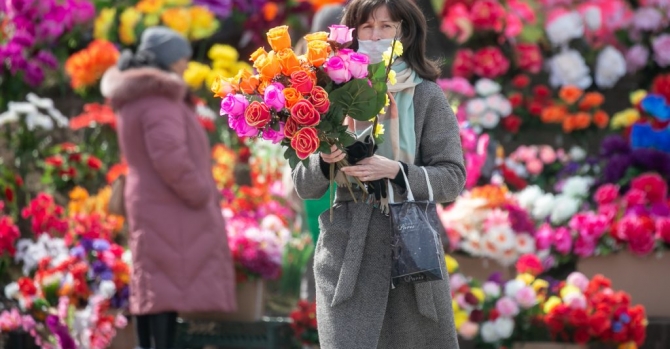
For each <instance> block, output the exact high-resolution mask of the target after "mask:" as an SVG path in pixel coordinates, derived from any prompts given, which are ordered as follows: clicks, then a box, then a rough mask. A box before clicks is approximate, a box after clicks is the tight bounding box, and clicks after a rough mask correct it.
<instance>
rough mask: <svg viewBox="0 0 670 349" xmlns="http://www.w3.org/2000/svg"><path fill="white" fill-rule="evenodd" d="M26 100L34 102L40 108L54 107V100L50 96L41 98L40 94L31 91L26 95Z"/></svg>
mask: <svg viewBox="0 0 670 349" xmlns="http://www.w3.org/2000/svg"><path fill="white" fill-rule="evenodd" d="M26 100H27V101H28V102H30V103H32V104H34V105H35V106H36V107H38V108H42V109H52V108H53V107H54V101H53V100H51V99H50V98H40V97H39V96H38V95H36V94H34V93H32V92H30V93H28V95H27V96H26Z"/></svg>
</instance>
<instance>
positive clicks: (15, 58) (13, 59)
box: [8, 54, 28, 75]
mask: <svg viewBox="0 0 670 349" xmlns="http://www.w3.org/2000/svg"><path fill="white" fill-rule="evenodd" d="M8 61H9V71H10V72H11V73H12V75H16V73H18V72H19V71H21V70H25V69H26V68H28V61H27V60H26V58H25V57H24V56H23V54H18V55H12V56H9V59H8Z"/></svg>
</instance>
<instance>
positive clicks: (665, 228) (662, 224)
mask: <svg viewBox="0 0 670 349" xmlns="http://www.w3.org/2000/svg"><path fill="white" fill-rule="evenodd" d="M656 237H657V238H658V239H660V240H662V241H663V242H665V243H666V244H670V218H668V217H661V218H657V219H656Z"/></svg>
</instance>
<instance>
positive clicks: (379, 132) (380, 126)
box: [374, 123, 385, 138]
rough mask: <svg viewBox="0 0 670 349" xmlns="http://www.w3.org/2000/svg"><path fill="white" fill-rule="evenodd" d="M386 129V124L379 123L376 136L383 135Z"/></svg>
mask: <svg viewBox="0 0 670 349" xmlns="http://www.w3.org/2000/svg"><path fill="white" fill-rule="evenodd" d="M384 131H385V130H384V125H382V124H381V123H378V124H377V127H375V132H374V137H375V138H376V137H379V136H380V135H383V134H384Z"/></svg>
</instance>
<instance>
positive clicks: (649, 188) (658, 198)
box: [631, 173, 668, 203]
mask: <svg viewBox="0 0 670 349" xmlns="http://www.w3.org/2000/svg"><path fill="white" fill-rule="evenodd" d="M631 188H633V189H638V190H641V191H643V192H644V193H645V194H646V195H645V197H646V198H647V200H649V202H651V203H663V202H664V201H666V200H667V193H668V184H667V183H666V182H665V181H664V180H663V178H661V176H659V175H658V174H656V173H646V174H643V175H640V176H638V177H637V178H635V179H633V181H632V182H631Z"/></svg>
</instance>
